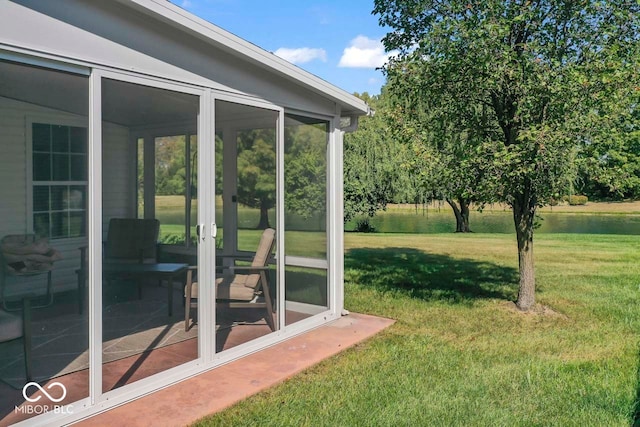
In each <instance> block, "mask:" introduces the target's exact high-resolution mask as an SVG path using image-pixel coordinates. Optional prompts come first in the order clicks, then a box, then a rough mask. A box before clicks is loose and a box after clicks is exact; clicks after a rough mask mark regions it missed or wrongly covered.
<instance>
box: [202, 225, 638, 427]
mask: <svg viewBox="0 0 640 427" xmlns="http://www.w3.org/2000/svg"><path fill="white" fill-rule="evenodd" d="M345 240H346V242H345V246H346V248H345V250H346V254H345V268H346V272H345V281H346V284H345V286H346V290H345V293H346V306H347V308H348V309H349V310H352V311H356V312H360V313H368V314H374V315H378V316H384V317H390V318H393V319H396V320H397V322H396V323H395V324H394V325H393V326H392V327H391V328H389V329H387V330H386V331H385V332H383V333H381V334H379V335H378V336H376V337H374V338H373V339H371V340H369V341H368V342H366V343H364V344H361V345H359V346H357V347H355V348H352V349H350V350H347V351H345V352H344V353H342V354H340V355H338V356H336V357H334V358H332V359H330V360H327V361H325V362H323V363H321V364H320V365H318V366H315V367H313V368H311V369H309V370H307V371H306V372H305V373H303V374H301V375H298V376H296V377H294V378H293V379H291V380H289V381H287V382H285V383H284V384H281V385H280V386H277V387H274V388H272V389H270V390H267V391H265V392H263V393H260V394H259V395H257V396H254V397H252V398H249V399H247V400H245V401H243V402H241V403H239V404H238V405H235V406H233V407H231V408H229V409H228V410H226V411H224V412H222V413H220V414H217V415H215V416H212V417H210V418H208V419H207V420H204V421H202V422H201V423H200V425H228V426H255V425H260V426H300V425H302V426H418V425H420V426H422V425H482V426H532V425H533V426H535V425H540V426H556V425H557V426H629V425H632V424H633V417H634V414H636V416H637V414H638V412H639V411H640V406H639V404H638V402H637V399H638V397H640V377H639V376H640V372H639V366H640V352H639V350H640V238H639V237H634V236H607V235H575V234H574V235H554V234H546V235H539V236H537V238H536V246H535V251H536V263H537V264H536V271H537V284H538V294H537V295H538V301H539V302H540V303H541V304H544V305H545V306H547V307H550V308H551V309H552V310H553V311H550V312H547V313H546V314H527V315H523V314H521V313H517V312H515V311H513V309H512V308H511V307H510V304H509V302H508V301H510V300H513V299H514V298H515V295H516V292H517V258H516V252H515V239H514V238H513V236H509V235H497V234H494V235H489V234H484V235H483V234H472V235H460V234H440V235H402V234H357V233H347V234H346V236H345Z"/></svg>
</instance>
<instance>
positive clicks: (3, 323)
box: [0, 310, 22, 342]
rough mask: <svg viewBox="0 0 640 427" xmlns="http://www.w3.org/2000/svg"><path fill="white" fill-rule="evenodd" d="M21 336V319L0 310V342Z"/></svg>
mask: <svg viewBox="0 0 640 427" xmlns="http://www.w3.org/2000/svg"><path fill="white" fill-rule="evenodd" d="M21 336H22V318H21V317H20V316H14V315H13V314H10V313H7V312H6V311H3V310H0V342H4V341H10V340H15V339H16V338H20V337H21Z"/></svg>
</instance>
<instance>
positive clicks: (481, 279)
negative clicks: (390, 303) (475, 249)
mask: <svg viewBox="0 0 640 427" xmlns="http://www.w3.org/2000/svg"><path fill="white" fill-rule="evenodd" d="M345 279H346V280H347V281H353V282H356V283H359V284H360V285H362V286H364V287H370V288H374V289H377V290H379V291H381V292H385V293H386V292H393V293H401V294H404V295H407V296H409V297H411V298H417V299H423V300H442V301H448V302H453V303H472V302H473V301H474V300H477V299H480V298H497V299H505V300H514V299H515V297H516V294H517V283H518V271H517V270H516V269H514V268H511V267H504V266H500V265H497V264H493V263H489V262H478V261H474V260H469V259H458V258H452V257H448V256H445V255H436V254H429V253H426V252H423V251H420V250H417V249H413V248H384V249H377V248H362V249H351V250H350V251H348V252H347V253H346V254H345Z"/></svg>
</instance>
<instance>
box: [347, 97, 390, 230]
mask: <svg viewBox="0 0 640 427" xmlns="http://www.w3.org/2000/svg"><path fill="white" fill-rule="evenodd" d="M355 95H356V96H358V97H359V98H360V99H362V100H364V101H365V102H367V103H368V104H369V105H370V106H371V107H372V109H374V110H375V114H374V115H373V116H370V117H361V118H360V120H359V123H358V130H357V131H355V132H353V133H347V134H345V136H344V220H345V221H349V220H351V219H353V218H355V217H357V216H366V217H368V218H371V217H373V216H374V215H375V214H376V212H377V211H379V210H383V209H385V207H386V205H387V203H390V202H391V201H392V200H393V198H394V197H395V195H396V193H397V191H396V187H395V186H396V185H398V182H399V179H400V178H399V174H400V173H401V172H400V171H399V168H398V163H400V160H399V158H400V153H399V151H398V147H397V146H396V145H395V144H392V143H391V132H390V130H389V126H388V124H387V120H386V114H387V105H386V101H385V98H384V91H383V94H381V95H374V96H370V95H369V94H368V93H366V92H365V93H363V94H362V95H359V94H357V93H356V94H355ZM400 185H401V184H400Z"/></svg>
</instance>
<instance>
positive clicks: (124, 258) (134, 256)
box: [76, 218, 160, 314]
mask: <svg viewBox="0 0 640 427" xmlns="http://www.w3.org/2000/svg"><path fill="white" fill-rule="evenodd" d="M159 235H160V221H158V220H157V219H153V218H152V219H139V218H111V220H109V229H108V231H107V241H106V242H103V246H104V247H103V250H104V256H103V260H102V262H103V263H104V264H155V263H157V262H158V237H159ZM79 249H80V268H79V269H77V270H76V274H77V276H78V308H79V312H80V314H82V305H83V300H84V287H85V282H86V280H87V273H88V264H87V246H82V247H80V248H79ZM105 279H106V280H109V277H105ZM138 294H139V297H141V289H140V284H139V285H138Z"/></svg>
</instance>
